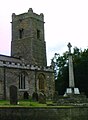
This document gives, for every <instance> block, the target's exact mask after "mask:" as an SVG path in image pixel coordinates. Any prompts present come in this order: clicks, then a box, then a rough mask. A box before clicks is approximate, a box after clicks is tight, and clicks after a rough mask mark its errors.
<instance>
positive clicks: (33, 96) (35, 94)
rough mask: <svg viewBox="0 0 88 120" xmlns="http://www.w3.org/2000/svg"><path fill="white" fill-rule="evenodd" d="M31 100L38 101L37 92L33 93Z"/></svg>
mask: <svg viewBox="0 0 88 120" xmlns="http://www.w3.org/2000/svg"><path fill="white" fill-rule="evenodd" d="M32 100H33V101H38V93H36V92H34V93H33V95H32Z"/></svg>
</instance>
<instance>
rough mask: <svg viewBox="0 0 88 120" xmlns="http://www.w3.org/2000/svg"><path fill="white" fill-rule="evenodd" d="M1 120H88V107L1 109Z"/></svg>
mask: <svg viewBox="0 0 88 120" xmlns="http://www.w3.org/2000/svg"><path fill="white" fill-rule="evenodd" d="M0 120H88V107H75V108H72V107H68V108H65V107H64V108H55V107H53V108H33V107H31V108H27V107H26V108H25V107H11V108H8V107H6V108H5V107H0Z"/></svg>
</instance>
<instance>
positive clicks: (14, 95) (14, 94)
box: [10, 85, 18, 105]
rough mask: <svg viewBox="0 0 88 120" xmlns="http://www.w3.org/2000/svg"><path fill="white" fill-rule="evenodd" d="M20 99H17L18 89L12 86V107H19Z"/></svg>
mask: <svg viewBox="0 0 88 120" xmlns="http://www.w3.org/2000/svg"><path fill="white" fill-rule="evenodd" d="M17 102H18V99H17V87H16V86H14V85H11V86H10V104H11V105H17Z"/></svg>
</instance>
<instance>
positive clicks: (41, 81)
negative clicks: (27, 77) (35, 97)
mask: <svg viewBox="0 0 88 120" xmlns="http://www.w3.org/2000/svg"><path fill="white" fill-rule="evenodd" d="M38 79H39V90H40V91H44V89H45V76H44V75H43V74H42V73H41V74H39V76H38Z"/></svg>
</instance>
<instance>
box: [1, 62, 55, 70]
mask: <svg viewBox="0 0 88 120" xmlns="http://www.w3.org/2000/svg"><path fill="white" fill-rule="evenodd" d="M0 67H7V68H19V69H27V70H37V71H41V70H42V71H47V72H53V69H52V68H51V67H50V66H47V67H42V66H36V65H31V64H30V65H29V64H24V63H22V64H21V63H15V62H8V61H0Z"/></svg>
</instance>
